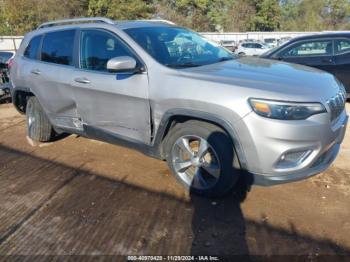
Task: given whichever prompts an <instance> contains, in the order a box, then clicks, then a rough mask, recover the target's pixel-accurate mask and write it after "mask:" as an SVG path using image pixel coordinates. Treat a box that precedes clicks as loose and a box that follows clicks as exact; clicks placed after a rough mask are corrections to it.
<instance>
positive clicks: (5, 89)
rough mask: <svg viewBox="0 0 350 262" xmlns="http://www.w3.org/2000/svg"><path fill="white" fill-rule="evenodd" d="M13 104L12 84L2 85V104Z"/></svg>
mask: <svg viewBox="0 0 350 262" xmlns="http://www.w3.org/2000/svg"><path fill="white" fill-rule="evenodd" d="M3 102H9V103H10V102H11V84H10V83H9V82H7V83H4V84H1V85H0V103H3Z"/></svg>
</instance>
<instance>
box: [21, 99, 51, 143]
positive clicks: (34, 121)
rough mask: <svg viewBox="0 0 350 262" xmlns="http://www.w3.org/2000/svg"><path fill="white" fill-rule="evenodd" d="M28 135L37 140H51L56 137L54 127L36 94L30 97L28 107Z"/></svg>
mask: <svg viewBox="0 0 350 262" xmlns="http://www.w3.org/2000/svg"><path fill="white" fill-rule="evenodd" d="M26 118H27V132H28V136H29V137H30V138H31V139H33V140H34V141H37V142H49V141H51V140H52V139H53V138H54V137H55V132H54V130H53V127H52V125H51V123H50V121H49V119H48V118H47V116H46V114H45V112H44V110H43V109H42V107H41V105H40V104H39V101H38V99H37V98H36V97H35V96H31V97H29V99H28V101H27V107H26Z"/></svg>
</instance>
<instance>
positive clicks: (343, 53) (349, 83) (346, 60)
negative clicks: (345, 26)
mask: <svg viewBox="0 0 350 262" xmlns="http://www.w3.org/2000/svg"><path fill="white" fill-rule="evenodd" d="M334 52H335V56H334V57H335V69H334V74H335V76H336V77H337V78H338V79H339V80H340V81H341V82H342V83H343V84H344V86H345V88H346V91H347V93H348V94H350V39H335V40H334Z"/></svg>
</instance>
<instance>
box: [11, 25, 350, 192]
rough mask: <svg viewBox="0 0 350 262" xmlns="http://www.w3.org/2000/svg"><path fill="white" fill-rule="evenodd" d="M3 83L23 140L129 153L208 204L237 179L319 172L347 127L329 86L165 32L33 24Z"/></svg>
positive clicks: (299, 71)
mask: <svg viewBox="0 0 350 262" xmlns="http://www.w3.org/2000/svg"><path fill="white" fill-rule="evenodd" d="M11 81H12V84H13V94H12V96H13V103H14V105H15V106H16V108H17V109H18V110H19V111H20V112H21V113H23V114H26V116H27V125H28V134H29V136H30V137H31V138H32V139H33V140H38V141H42V142H45V141H49V140H51V139H52V138H54V137H55V136H56V135H57V134H59V133H74V134H79V135H82V136H85V137H89V138H93V139H99V140H103V141H107V142H110V143H115V144H122V145H124V146H128V147H134V148H135V149H138V150H141V151H143V152H144V153H146V154H147V155H150V156H153V157H157V158H159V159H162V160H166V161H167V162H168V164H169V167H170V169H171V170H172V172H173V174H174V175H175V177H176V178H178V180H179V181H180V182H181V183H182V184H183V185H185V186H186V187H187V188H189V189H191V190H192V191H193V192H195V193H200V194H204V195H210V196H213V195H221V194H223V193H225V192H227V191H228V190H229V189H230V188H231V187H232V186H233V185H234V184H235V182H236V181H237V178H238V177H239V176H240V175H248V174H249V176H251V177H252V178H253V182H254V183H255V184H261V185H272V184H278V183H284V182H289V181H294V180H299V179H302V178H306V177H309V176H311V175H315V174H317V173H320V172H322V171H324V170H325V169H326V168H327V167H328V166H329V165H330V164H331V163H332V162H333V160H334V159H335V157H336V156H337V154H338V151H339V148H340V143H341V142H342V140H343V137H344V133H345V128H346V124H347V119H348V116H347V114H346V111H345V109H344V108H345V91H344V88H343V86H342V84H341V83H340V82H339V81H337V80H336V79H335V78H334V77H333V76H332V75H330V74H328V73H325V72H323V71H319V70H316V69H312V68H309V67H304V66H299V65H293V64H287V63H282V62H275V61H270V60H264V59H259V58H248V57H244V58H237V57H235V56H234V55H233V54H232V53H230V52H229V51H227V50H226V49H224V48H221V47H220V46H219V45H218V44H215V43H213V42H210V41H208V40H206V39H205V38H203V37H202V36H200V35H199V34H197V33H195V32H193V31H190V30H188V29H185V28H182V27H178V26H176V25H174V24H172V23H170V22H167V21H152V20H151V21H120V22H118V21H111V20H109V19H105V18H85V19H74V20H62V21H56V22H51V23H46V24H43V25H41V26H40V27H39V28H38V29H37V30H35V31H33V32H31V33H29V34H27V35H26V36H25V38H24V40H23V42H22V44H21V47H20V49H19V50H18V52H17V54H16V56H15V59H14V64H13V67H12V71H11ZM116 157H117V156H116ZM241 171H247V172H241Z"/></svg>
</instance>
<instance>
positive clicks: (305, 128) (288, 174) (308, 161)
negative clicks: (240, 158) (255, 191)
mask: <svg viewBox="0 0 350 262" xmlns="http://www.w3.org/2000/svg"><path fill="white" fill-rule="evenodd" d="M347 123H348V116H347V114H346V111H345V110H344V111H343V113H342V114H341V115H340V116H339V118H338V119H337V120H336V121H335V122H333V123H331V122H330V119H329V115H328V114H320V115H315V116H312V117H310V118H309V119H307V120H303V121H279V120H273V119H267V118H262V117H260V116H258V115H256V114H255V113H250V114H249V115H248V116H246V117H245V118H244V119H243V121H241V122H240V123H239V125H238V129H239V130H238V134H243V135H242V136H241V137H240V143H241V144H242V148H244V154H245V156H246V160H247V163H246V164H247V171H248V172H249V173H250V174H252V175H253V183H254V184H258V185H264V186H268V185H275V184H282V183H287V182H291V181H296V180H300V179H304V178H308V177H310V176H313V175H316V174H319V173H321V172H323V171H324V170H325V169H327V168H328V167H329V166H330V165H331V164H332V162H333V161H334V160H335V158H336V156H337V155H338V152H339V149H340V144H341V143H342V141H343V139H344V136H345V131H346V127H347ZM303 150H305V151H307V150H309V151H310V152H311V153H309V154H308V155H306V157H305V159H302V161H300V162H297V163H296V165H295V166H281V165H280V161H281V159H282V156H284V155H285V154H288V152H297V151H303Z"/></svg>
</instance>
